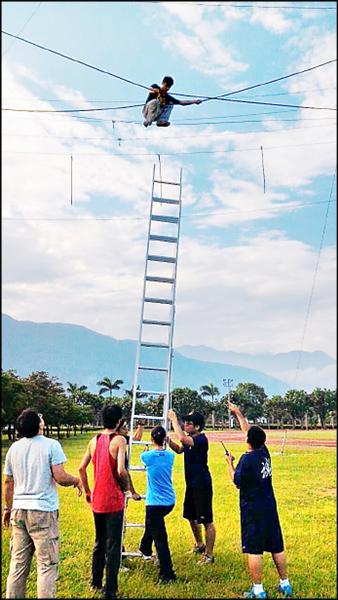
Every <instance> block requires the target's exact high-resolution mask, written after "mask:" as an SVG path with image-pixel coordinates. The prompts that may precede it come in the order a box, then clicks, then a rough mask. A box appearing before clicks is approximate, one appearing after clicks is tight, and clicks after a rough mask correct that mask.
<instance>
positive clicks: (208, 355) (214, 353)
mask: <svg viewBox="0 0 338 600" xmlns="http://www.w3.org/2000/svg"><path fill="white" fill-rule="evenodd" d="M177 351H178V352H180V353H181V354H183V355H184V356H187V357H189V358H195V359H197V360H203V361H210V362H220V363H227V364H230V365H240V366H241V367H249V368H251V369H258V370H259V371H260V370H263V371H264V372H265V373H270V372H283V371H290V370H292V369H295V367H296V365H297V361H298V358H299V352H297V351H293V352H280V353H278V354H271V353H269V352H264V353H258V354H244V353H243V354H242V353H239V352H226V351H222V350H215V349H214V348H209V347H208V346H180V347H179V348H177ZM334 364H336V361H335V360H334V359H333V358H332V357H331V356H329V355H328V354H325V352H318V351H317V352H302V353H301V365H300V368H301V369H302V370H304V369H323V368H325V367H328V366H329V365H334Z"/></svg>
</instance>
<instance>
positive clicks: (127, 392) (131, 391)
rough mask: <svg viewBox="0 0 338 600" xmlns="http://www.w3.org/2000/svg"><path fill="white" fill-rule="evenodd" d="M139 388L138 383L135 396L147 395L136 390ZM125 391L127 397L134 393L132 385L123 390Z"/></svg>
mask: <svg viewBox="0 0 338 600" xmlns="http://www.w3.org/2000/svg"><path fill="white" fill-rule="evenodd" d="M139 389H140V386H139V385H138V386H137V388H136V398H145V397H146V396H147V394H144V393H143V392H138V391H137V390H139ZM124 391H125V392H126V396H127V397H128V398H133V394H134V386H132V388H131V389H130V390H124Z"/></svg>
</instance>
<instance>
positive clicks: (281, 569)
mask: <svg viewBox="0 0 338 600" xmlns="http://www.w3.org/2000/svg"><path fill="white" fill-rule="evenodd" d="M272 558H273V560H274V563H275V565H276V568H277V571H278V574H279V577H280V579H286V578H287V576H288V574H287V568H286V556H285V552H277V553H275V554H273V553H272Z"/></svg>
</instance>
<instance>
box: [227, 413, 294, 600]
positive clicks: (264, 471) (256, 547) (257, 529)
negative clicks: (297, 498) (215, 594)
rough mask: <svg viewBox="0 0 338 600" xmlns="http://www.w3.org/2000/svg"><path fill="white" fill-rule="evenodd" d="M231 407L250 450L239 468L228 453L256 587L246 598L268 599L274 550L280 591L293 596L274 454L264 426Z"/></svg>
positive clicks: (253, 581) (243, 456) (247, 552)
mask: <svg viewBox="0 0 338 600" xmlns="http://www.w3.org/2000/svg"><path fill="white" fill-rule="evenodd" d="M228 406H229V409H230V410H231V411H232V412H233V413H234V415H235V416H236V418H237V420H238V423H239V425H240V427H241V430H242V431H243V433H245V434H246V443H247V446H248V450H247V452H246V453H245V454H243V455H242V456H241V458H240V460H239V462H238V465H237V467H236V469H235V468H234V465H233V462H234V457H233V456H232V455H231V454H230V453H227V454H226V460H227V462H228V465H229V473H230V477H231V479H232V480H233V482H234V483H235V485H236V486H237V488H238V489H239V490H240V496H239V497H240V512H241V536H242V551H243V552H244V553H245V554H247V555H248V566H249V571H250V576H251V579H252V588H251V590H250V591H249V592H247V593H246V594H245V597H246V598H266V593H265V591H264V588H263V585H262V571H263V552H264V551H266V552H271V554H272V558H273V560H274V563H275V565H276V568H277V570H278V573H279V577H280V581H279V586H278V591H279V592H281V593H282V594H283V595H284V597H286V598H287V597H291V595H292V588H291V585H290V582H289V579H288V577H287V570H286V557H285V552H284V544H283V536H282V531H281V527H280V523H279V517H278V511H277V504H276V499H275V495H274V491H273V487H272V468H271V460H270V453H269V450H268V449H267V447H266V445H265V440H266V435H265V432H264V431H263V429H262V428H261V427H258V426H257V425H251V426H249V423H248V421H247V420H246V419H245V418H244V416H243V415H242V413H241V411H240V409H239V408H238V407H237V406H236V405H235V404H233V403H232V402H229V403H228Z"/></svg>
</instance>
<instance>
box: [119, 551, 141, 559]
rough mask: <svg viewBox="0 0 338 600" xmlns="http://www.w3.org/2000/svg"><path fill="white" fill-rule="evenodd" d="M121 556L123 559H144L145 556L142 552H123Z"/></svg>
mask: <svg viewBox="0 0 338 600" xmlns="http://www.w3.org/2000/svg"><path fill="white" fill-rule="evenodd" d="M121 555H122V557H125V556H126V557H127V556H130V558H142V556H143V554H142V552H122V553H121Z"/></svg>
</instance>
